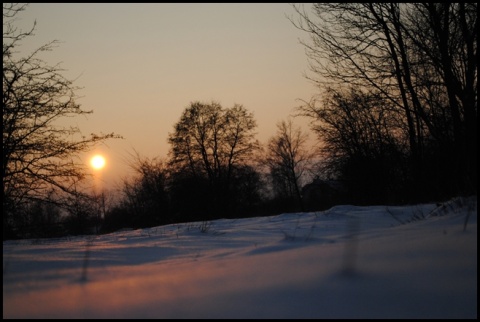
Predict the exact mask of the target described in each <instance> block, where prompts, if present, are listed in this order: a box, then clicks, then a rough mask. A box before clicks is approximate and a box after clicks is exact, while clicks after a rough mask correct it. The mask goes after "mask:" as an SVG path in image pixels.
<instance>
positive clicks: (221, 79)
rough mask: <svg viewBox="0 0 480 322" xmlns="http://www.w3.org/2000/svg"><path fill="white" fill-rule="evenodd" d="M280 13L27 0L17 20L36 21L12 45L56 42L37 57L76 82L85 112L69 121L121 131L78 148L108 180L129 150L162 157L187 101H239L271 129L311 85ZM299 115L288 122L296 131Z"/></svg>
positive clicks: (118, 174)
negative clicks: (99, 157) (96, 158)
mask: <svg viewBox="0 0 480 322" xmlns="http://www.w3.org/2000/svg"><path fill="white" fill-rule="evenodd" d="M286 15H288V16H290V15H294V11H293V9H292V7H291V6H290V5H289V4H287V3H276V4H275V3H273V4H269V3H264V4H259V3H244V4H242V3H238V4H228V3H227V4H215V3H214V4H185V3H177V4H161V3H145V4H133V3H129V4H105V3H104V4H98V3H87V4H67V3H64V4H55V3H48V4H42V3H32V4H30V5H29V7H27V9H26V11H24V12H23V13H21V14H20V16H19V20H18V21H17V26H19V27H20V28H22V29H24V30H26V29H28V28H29V27H31V25H32V23H33V21H34V20H36V21H37V27H36V31H35V36H34V37H30V38H27V39H26V40H25V41H24V43H23V45H22V47H20V50H22V52H23V51H30V50H32V49H34V48H38V47H39V46H40V45H43V44H45V43H47V42H49V41H51V40H54V39H56V40H59V41H61V43H60V44H59V46H58V47H57V48H55V49H54V50H53V51H52V52H48V53H46V54H42V56H41V58H42V59H43V60H45V61H46V62H48V63H49V64H51V65H53V64H56V63H61V66H62V67H63V68H64V69H66V71H65V72H64V73H63V75H64V76H66V77H67V78H68V79H71V80H75V82H74V85H76V86H80V87H81V88H82V89H81V90H79V91H77V92H76V93H77V95H79V96H80V97H81V98H80V99H79V100H78V102H79V103H80V104H81V106H82V108H83V109H85V110H93V112H94V113H93V114H91V115H89V116H88V118H78V119H75V120H74V124H77V125H78V126H79V127H80V129H81V130H82V133H83V134H86V135H89V134H90V133H92V132H93V133H101V132H102V133H110V132H115V133H117V134H120V135H122V136H124V138H125V139H124V140H110V141H107V142H106V145H101V146H99V147H98V148H97V149H95V150H94V151H91V152H90V153H88V155H86V156H85V162H89V158H90V157H91V156H93V155H94V154H95V153H102V154H104V155H105V157H106V159H107V164H106V166H105V168H104V169H103V170H102V180H103V181H104V184H105V186H107V187H113V186H114V185H115V184H116V183H117V184H118V183H120V181H121V180H120V179H121V178H122V177H126V176H127V175H128V172H129V167H128V162H129V161H131V154H132V153H134V149H135V151H138V153H140V155H141V156H145V157H149V158H152V157H162V158H165V157H166V156H167V153H168V149H169V145H168V143H167V137H168V133H170V132H172V130H173V126H174V124H175V123H176V122H177V121H178V120H179V118H180V115H181V113H182V112H183V110H184V109H185V108H186V107H187V106H188V105H189V104H190V102H192V101H206V102H210V101H212V100H215V101H218V102H219V103H220V104H222V106H224V107H231V106H233V105H234V104H235V103H238V104H242V105H243V106H244V107H246V108H247V109H248V110H250V111H252V112H253V113H254V116H255V119H256V120H257V123H258V137H257V138H258V139H259V140H260V141H261V142H266V141H267V140H268V138H270V137H271V136H273V135H274V134H275V132H276V123H277V122H279V121H281V120H283V119H285V118H287V117H288V116H289V115H290V114H291V113H293V109H294V107H296V106H298V105H300V104H301V102H300V101H298V99H304V100H308V99H309V98H310V97H311V96H312V95H313V94H315V87H314V86H313V84H312V83H311V82H309V81H308V80H307V79H306V78H305V77H304V74H305V73H307V72H308V62H307V57H306V55H305V52H304V47H303V46H302V45H301V44H300V43H299V39H304V40H306V39H308V35H307V34H305V33H304V32H301V31H299V30H298V29H296V28H295V27H294V26H293V25H292V23H291V22H290V21H289V20H288V19H287V18H286ZM69 121H71V120H69ZM307 122H308V120H302V119H298V120H296V121H295V123H296V124H297V125H301V126H302V127H303V129H304V130H305V131H308V127H307V124H308V123H307ZM310 136H311V137H313V135H310Z"/></svg>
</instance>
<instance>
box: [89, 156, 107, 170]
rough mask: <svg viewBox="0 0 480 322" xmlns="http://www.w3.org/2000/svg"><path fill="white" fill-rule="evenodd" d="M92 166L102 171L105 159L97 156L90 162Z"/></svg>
mask: <svg viewBox="0 0 480 322" xmlns="http://www.w3.org/2000/svg"><path fill="white" fill-rule="evenodd" d="M90 164H91V166H92V167H93V168H94V169H96V170H100V169H102V168H103V167H104V166H105V158H104V157H103V156H101V155H96V156H94V157H93V158H92V159H91V160H90Z"/></svg>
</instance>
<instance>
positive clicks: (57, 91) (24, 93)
mask: <svg viewBox="0 0 480 322" xmlns="http://www.w3.org/2000/svg"><path fill="white" fill-rule="evenodd" d="M25 9H26V5H19V4H4V5H3V92H2V94H3V95H2V99H3V105H2V112H3V150H2V152H3V155H2V156H3V163H2V186H3V187H2V188H3V189H2V191H3V192H2V200H3V227H4V238H6V237H7V235H8V234H9V227H10V226H11V225H12V221H14V219H15V218H14V211H15V209H18V208H19V207H21V206H22V205H24V204H26V203H28V202H30V201H36V200H48V201H50V202H56V203H59V204H61V203H62V200H61V198H62V196H65V195H68V194H76V193H77V191H76V190H75V189H76V187H77V184H78V182H80V181H81V180H82V179H84V177H85V165H83V164H82V163H81V162H79V161H78V160H79V159H78V158H77V157H78V155H79V153H80V152H84V151H87V150H89V149H90V148H91V147H92V146H94V145H95V144H97V143H100V142H102V141H104V140H106V139H110V138H116V137H119V136H117V135H115V134H113V133H111V134H101V135H97V134H91V136H90V137H84V136H82V135H80V130H79V129H78V128H77V127H62V126H60V125H59V121H60V120H62V119H64V118H67V117H73V116H80V115H84V114H89V113H91V111H85V110H82V109H81V107H80V105H79V104H77V103H76V102H75V98H76V96H75V90H77V89H78V88H76V87H74V86H73V84H72V82H71V81H69V80H67V79H66V78H64V77H63V76H62V74H61V72H62V69H61V68H60V67H59V66H58V65H55V66H49V65H48V64H46V63H45V62H44V61H42V60H41V59H39V58H38V55H39V54H40V53H42V52H46V51H50V50H52V49H53V47H54V46H55V45H56V41H52V42H50V43H47V44H45V45H43V46H41V47H39V48H38V49H36V50H34V51H33V52H32V53H30V54H27V55H26V56H20V55H19V53H18V47H19V46H20V44H21V42H22V41H23V40H25V39H26V38H27V37H30V36H33V31H34V29H35V24H34V25H33V27H32V29H31V30H30V31H27V32H22V31H19V30H17V28H15V26H14V22H15V18H16V17H17V15H18V14H19V13H21V12H22V11H23V10H25ZM64 201H65V200H64Z"/></svg>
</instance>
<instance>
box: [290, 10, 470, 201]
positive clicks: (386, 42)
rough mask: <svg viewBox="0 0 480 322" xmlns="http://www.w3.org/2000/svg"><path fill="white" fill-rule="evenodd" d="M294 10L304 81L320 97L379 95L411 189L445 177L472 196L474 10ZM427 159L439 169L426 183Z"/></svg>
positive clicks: (429, 165) (307, 107)
mask: <svg viewBox="0 0 480 322" xmlns="http://www.w3.org/2000/svg"><path fill="white" fill-rule="evenodd" d="M294 8H295V9H296V11H297V13H298V15H299V19H298V20H294V19H293V18H291V21H292V23H293V24H294V25H295V26H296V27H297V28H299V29H301V30H304V31H305V32H307V33H308V34H309V35H310V36H311V38H310V42H306V41H304V42H302V43H303V44H304V46H305V47H306V52H307V56H308V58H309V61H310V67H311V71H312V72H313V75H314V76H313V77H310V76H307V77H308V78H309V79H311V80H313V81H314V82H316V83H317V84H318V86H319V88H320V89H321V90H322V91H327V92H328V91H329V90H330V89H331V88H332V87H336V88H338V87H345V86H347V87H353V88H356V89H358V90H362V91H364V92H371V93H378V94H380V95H382V96H383V97H384V98H385V99H386V100H388V101H389V106H390V108H391V109H392V110H393V111H394V112H395V113H396V114H397V126H401V127H402V128H403V129H404V131H403V132H402V133H404V134H405V138H406V140H407V141H406V142H408V147H409V150H410V160H411V173H412V174H411V175H412V176H413V177H414V178H416V180H417V183H423V184H425V183H427V184H428V182H429V181H430V180H431V178H432V177H435V176H445V175H446V174H447V175H448V176H450V179H449V180H448V181H446V182H445V183H446V184H445V185H454V186H456V189H457V192H461V193H464V192H467V191H470V192H472V191H476V184H477V183H476V182H477V174H476V166H472V164H473V162H474V161H475V163H476V154H477V152H476V149H477V147H476V142H477V141H476V140H477V139H476V133H477V130H476V124H477V104H478V103H477V102H478V90H477V79H478V63H477V62H478V52H477V38H478V37H477V36H478V34H477V32H478V25H477V4H476V3H462V4H458V3H445V4H443V3H442V4H439V3H436V4H410V3H316V4H314V5H313V6H312V11H313V15H310V14H309V13H307V12H306V11H305V10H302V8H301V6H300V5H294ZM322 94H323V93H322ZM327 96H328V95H327ZM314 102H315V100H312V101H311V102H310V103H312V104H313V103H314ZM312 104H310V106H309V104H308V103H307V104H306V105H305V106H306V107H305V108H301V110H302V109H303V110H304V111H305V110H306V111H307V113H308V110H311V105H312ZM400 139H401V138H400ZM401 140H403V139H401ZM452 150H453V151H452ZM444 151H449V152H444ZM433 160H442V161H441V162H442V163H443V165H442V166H441V167H439V168H438V170H437V173H436V174H432V175H431V176H430V177H426V176H425V174H426V173H428V172H429V171H431V170H432V166H431V162H432V161H433ZM436 162H437V161H436ZM457 178H458V179H459V180H457ZM434 185H436V184H434ZM420 189H421V190H424V191H425V190H426V189H425V188H424V187H422V188H420Z"/></svg>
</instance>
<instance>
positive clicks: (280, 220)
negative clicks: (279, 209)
mask: <svg viewBox="0 0 480 322" xmlns="http://www.w3.org/2000/svg"><path fill="white" fill-rule="evenodd" d="M415 218H417V219H415ZM202 227H203V229H202ZM477 300H478V299H477V197H476V196H473V197H469V198H455V199H452V200H450V201H447V202H444V203H438V204H437V203H430V204H418V205H408V206H383V205H376V206H368V207H367V206H362V207H360V206H352V205H339V206H335V207H333V208H331V209H328V210H326V211H322V212H310V213H284V214H279V215H277V216H270V217H254V218H244V219H218V220H214V221H209V222H204V223H200V222H193V223H182V224H172V225H166V226H159V227H152V228H146V229H137V230H128V229H124V230H121V231H117V232H114V233H110V234H105V235H96V236H95V235H93V236H75V237H73V236H72V237H64V238H59V239H25V240H16V241H14V240H11V241H4V242H3V318H4V319H5V318H168V319H170V318H177V319H180V318H210V319H211V318H448V319H477V317H478V316H477Z"/></svg>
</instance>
